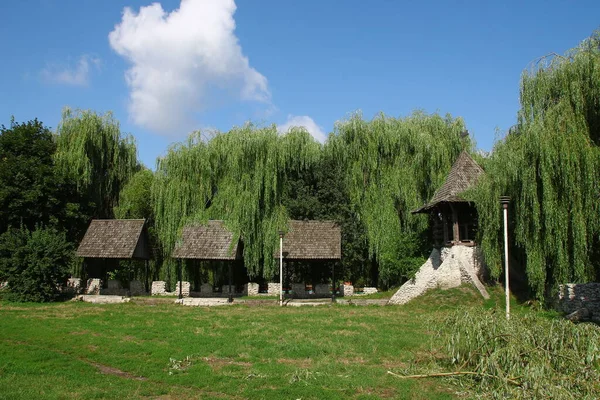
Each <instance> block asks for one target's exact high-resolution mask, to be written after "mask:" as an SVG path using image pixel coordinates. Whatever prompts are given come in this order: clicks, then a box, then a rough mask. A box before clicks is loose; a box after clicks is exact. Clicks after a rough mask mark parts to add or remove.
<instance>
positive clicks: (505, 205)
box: [500, 196, 510, 320]
mask: <svg viewBox="0 0 600 400" xmlns="http://www.w3.org/2000/svg"><path fill="white" fill-rule="evenodd" d="M508 203H510V197H508V196H501V197H500V204H502V209H503V211H502V212H503V213H504V289H505V291H506V320H509V319H510V290H509V276H508Z"/></svg>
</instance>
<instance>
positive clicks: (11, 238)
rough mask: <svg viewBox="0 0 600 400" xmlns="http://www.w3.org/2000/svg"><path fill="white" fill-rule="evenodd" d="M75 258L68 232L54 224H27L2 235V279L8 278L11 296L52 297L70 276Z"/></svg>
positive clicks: (19, 298)
mask: <svg viewBox="0 0 600 400" xmlns="http://www.w3.org/2000/svg"><path fill="white" fill-rule="evenodd" d="M72 259H73V250H72V247H71V244H70V243H69V242H67V239H66V237H65V234H64V233H63V232H58V231H57V230H55V229H53V228H38V229H36V230H34V231H31V232H30V231H29V230H27V229H26V228H24V227H21V228H20V229H10V230H8V231H7V232H5V233H3V234H2V235H0V280H3V281H6V282H8V288H7V290H8V294H7V296H6V298H7V299H9V300H12V301H36V302H42V301H52V300H55V299H56V298H57V297H58V296H59V295H60V293H61V290H60V285H61V284H63V283H64V282H65V281H66V279H67V278H68V276H69V264H70V262H71V261H72Z"/></svg>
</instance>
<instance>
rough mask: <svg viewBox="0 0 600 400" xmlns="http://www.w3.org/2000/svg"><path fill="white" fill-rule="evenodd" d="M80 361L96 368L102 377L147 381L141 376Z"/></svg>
mask: <svg viewBox="0 0 600 400" xmlns="http://www.w3.org/2000/svg"><path fill="white" fill-rule="evenodd" d="M81 361H83V362H86V363H88V364H90V365H92V366H94V367H96V368H98V370H99V371H100V373H101V374H104V375H115V376H119V377H121V378H125V379H133V380H135V381H146V380H148V378H145V377H143V376H135V375H132V374H130V373H129V372H125V371H121V370H120V369H117V368H114V367H109V366H108V365H103V364H98V363H95V362H92V361H87V360H83V359H82V360H81Z"/></svg>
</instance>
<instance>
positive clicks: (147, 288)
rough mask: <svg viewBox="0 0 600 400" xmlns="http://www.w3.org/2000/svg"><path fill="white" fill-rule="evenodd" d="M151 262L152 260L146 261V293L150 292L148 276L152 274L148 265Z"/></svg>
mask: <svg viewBox="0 0 600 400" xmlns="http://www.w3.org/2000/svg"><path fill="white" fill-rule="evenodd" d="M149 262H150V260H146V262H145V264H146V265H145V267H146V293H148V292H150V287H149V285H148V274H149V272H150V268H148V263H149Z"/></svg>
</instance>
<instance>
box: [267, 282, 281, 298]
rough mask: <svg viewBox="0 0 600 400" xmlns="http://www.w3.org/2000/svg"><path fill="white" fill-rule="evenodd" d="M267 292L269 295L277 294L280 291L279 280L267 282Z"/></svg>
mask: <svg viewBox="0 0 600 400" xmlns="http://www.w3.org/2000/svg"><path fill="white" fill-rule="evenodd" d="M268 286H269V289H268V294H269V295H270V296H279V293H281V290H280V285H279V282H269V284H268Z"/></svg>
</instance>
